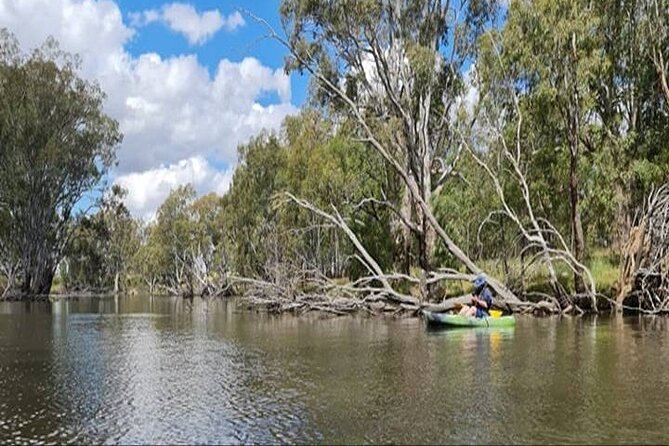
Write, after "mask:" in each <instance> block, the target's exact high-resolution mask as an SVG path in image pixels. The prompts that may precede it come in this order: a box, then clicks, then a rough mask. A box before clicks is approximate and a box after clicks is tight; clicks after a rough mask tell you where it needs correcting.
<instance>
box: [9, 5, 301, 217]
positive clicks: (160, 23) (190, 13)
mask: <svg viewBox="0 0 669 446" xmlns="http://www.w3.org/2000/svg"><path fill="white" fill-rule="evenodd" d="M279 4H280V2H279V0H270V1H256V2H229V1H222V0H218V1H215V0H199V1H194V0H191V1H189V0H173V1H160V0H2V1H0V27H7V28H8V29H9V30H10V31H11V32H13V33H14V34H15V35H16V36H17V38H18V40H19V42H20V44H21V46H22V47H23V48H24V49H26V50H28V49H30V48H33V47H35V46H37V45H39V44H40V43H42V42H43V41H44V40H45V39H46V38H47V37H48V36H53V37H55V38H56V40H58V41H59V42H60V45H61V47H62V48H63V49H64V50H66V51H68V52H71V53H77V54H79V55H80V56H81V57H82V60H83V64H82V68H81V73H80V74H81V76H82V77H84V78H87V79H89V80H92V81H96V82H98V83H99V84H100V86H101V87H102V89H103V90H104V91H105V92H106V94H107V99H106V101H105V111H106V112H107V113H108V114H109V115H110V116H112V117H113V118H115V119H116V120H117V121H118V122H119V125H120V128H121V131H122V133H123V135H124V140H123V143H122V144H121V146H120V147H119V150H118V165H117V166H116V167H115V168H114V169H113V171H112V172H110V175H109V178H108V180H109V182H115V183H118V184H120V185H122V186H124V187H125V188H126V189H128V191H129V193H128V197H127V199H126V204H127V205H128V207H129V209H130V210H131V211H132V212H133V213H134V214H135V215H137V216H141V217H146V218H150V217H151V215H152V214H153V213H154V212H155V210H156V209H157V207H158V206H159V205H160V204H161V203H162V202H163V200H164V199H165V198H166V197H167V195H168V194H169V192H170V190H171V189H173V188H175V187H177V186H179V185H183V184H186V183H191V184H193V186H194V187H195V188H196V190H197V191H198V192H199V193H207V192H212V191H213V192H217V193H219V194H222V193H225V191H226V190H227V189H228V188H229V185H230V182H231V179H232V175H233V172H234V169H235V166H236V163H237V147H238V146H239V145H240V144H243V143H245V142H246V141H248V140H249V138H252V137H253V136H254V135H257V134H258V133H260V132H262V131H265V130H269V131H278V130H279V129H280V128H281V123H282V122H283V120H284V119H285V117H286V116H288V115H293V114H296V113H298V112H299V109H300V107H301V106H302V104H303V103H304V101H305V96H306V91H307V83H308V80H307V79H306V77H300V76H299V75H297V74H291V75H290V76H288V75H287V74H286V73H285V72H284V71H283V64H284V57H285V55H286V51H285V49H284V48H282V46H281V45H280V44H279V43H277V42H275V41H273V40H270V39H268V38H264V36H266V32H265V29H264V27H263V26H262V25H261V24H259V23H256V22H255V21H254V20H253V19H252V18H251V17H250V16H248V15H245V14H243V12H244V11H245V10H249V11H250V12H252V13H254V14H256V15H257V16H259V17H263V18H264V19H265V20H267V21H268V22H269V23H271V24H272V25H273V26H275V27H276V28H277V29H279V28H280V18H279V14H278V9H279Z"/></svg>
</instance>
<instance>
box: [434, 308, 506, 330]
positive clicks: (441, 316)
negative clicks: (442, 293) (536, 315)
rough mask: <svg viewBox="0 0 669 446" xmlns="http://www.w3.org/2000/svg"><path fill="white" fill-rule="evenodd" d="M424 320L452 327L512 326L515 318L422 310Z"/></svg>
mask: <svg viewBox="0 0 669 446" xmlns="http://www.w3.org/2000/svg"><path fill="white" fill-rule="evenodd" d="M423 314H425V320H426V321H427V322H428V323H431V324H443V325H450V326H453V327H513V326H514V325H516V319H515V318H514V317H513V316H500V317H470V316H460V315H459V314H446V313H433V312H431V311H423Z"/></svg>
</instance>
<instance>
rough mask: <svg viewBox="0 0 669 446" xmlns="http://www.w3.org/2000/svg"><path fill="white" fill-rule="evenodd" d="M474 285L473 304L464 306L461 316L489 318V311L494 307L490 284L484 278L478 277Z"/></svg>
mask: <svg viewBox="0 0 669 446" xmlns="http://www.w3.org/2000/svg"><path fill="white" fill-rule="evenodd" d="M472 282H473V283H474V292H473V293H472V304H471V306H470V305H463V306H462V309H461V310H460V313H459V314H460V315H462V316H470V317H489V316H490V314H489V310H490V308H491V307H492V293H491V292H490V289H489V288H488V286H487V285H488V283H487V282H486V280H485V277H483V276H476V278H475V279H474V280H473V281H472Z"/></svg>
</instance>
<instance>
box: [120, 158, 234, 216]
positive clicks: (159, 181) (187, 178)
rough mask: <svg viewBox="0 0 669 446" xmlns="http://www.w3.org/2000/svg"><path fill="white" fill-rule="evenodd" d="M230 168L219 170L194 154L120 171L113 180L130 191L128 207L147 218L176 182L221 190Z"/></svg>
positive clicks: (229, 178) (198, 188)
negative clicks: (155, 166)
mask: <svg viewBox="0 0 669 446" xmlns="http://www.w3.org/2000/svg"><path fill="white" fill-rule="evenodd" d="M233 171H234V168H233V167H230V168H228V169H226V170H224V171H219V170H217V169H215V168H214V167H213V166H212V165H211V164H210V163H209V162H208V161H207V160H206V159H204V158H202V157H201V156H195V157H192V158H188V159H184V160H181V161H179V162H177V163H173V164H170V165H163V166H160V167H157V168H154V169H149V170H146V171H144V172H137V173H130V174H127V175H122V176H120V177H118V178H117V179H116V181H115V183H116V184H119V185H121V186H123V187H125V188H126V189H128V191H130V193H129V194H128V197H127V198H126V205H127V206H128V209H129V210H130V211H131V212H132V213H133V214H134V215H137V216H140V217H143V218H145V219H147V220H150V219H152V218H153V216H154V215H155V211H156V210H157V208H158V207H159V206H160V204H161V203H162V202H163V201H165V198H167V196H168V195H169V193H170V191H171V190H172V189H175V188H176V187H177V186H180V185H183V184H188V183H190V184H192V185H193V187H195V190H196V191H197V192H198V193H199V194H205V193H208V192H216V193H218V194H223V193H225V192H226V191H227V190H228V188H229V187H230V182H231V181H232V174H233Z"/></svg>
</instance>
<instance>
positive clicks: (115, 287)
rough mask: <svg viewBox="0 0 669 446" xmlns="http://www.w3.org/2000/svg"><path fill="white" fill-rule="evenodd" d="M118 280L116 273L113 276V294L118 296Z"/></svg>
mask: <svg viewBox="0 0 669 446" xmlns="http://www.w3.org/2000/svg"><path fill="white" fill-rule="evenodd" d="M118 278H119V273H118V271H116V274H114V294H118V291H119V289H118Z"/></svg>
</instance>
